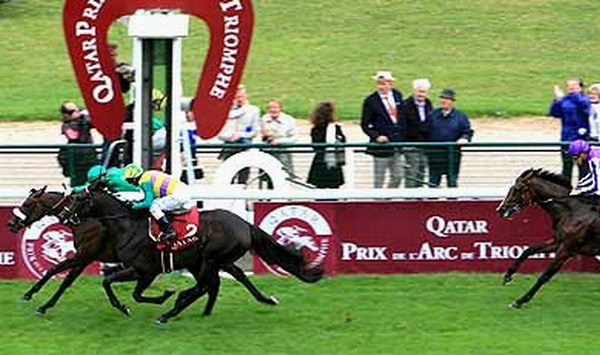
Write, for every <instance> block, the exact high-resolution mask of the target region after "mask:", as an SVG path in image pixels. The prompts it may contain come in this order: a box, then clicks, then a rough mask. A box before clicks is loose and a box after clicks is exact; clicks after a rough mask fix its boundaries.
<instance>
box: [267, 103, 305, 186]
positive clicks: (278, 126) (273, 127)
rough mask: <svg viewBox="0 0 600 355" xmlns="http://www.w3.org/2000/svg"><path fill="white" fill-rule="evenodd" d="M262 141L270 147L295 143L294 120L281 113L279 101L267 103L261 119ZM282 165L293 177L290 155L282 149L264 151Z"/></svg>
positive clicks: (281, 104) (281, 106) (281, 105)
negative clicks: (265, 111)
mask: <svg viewBox="0 0 600 355" xmlns="http://www.w3.org/2000/svg"><path fill="white" fill-rule="evenodd" d="M261 125H262V140H263V141H264V142H266V143H269V144H270V145H271V146H277V145H279V144H282V143H283V144H286V143H295V142H296V139H297V137H296V119H295V118H294V117H292V116H290V115H288V114H286V113H284V112H283V103H282V102H281V100H279V99H270V100H269V101H268V102H267V113H266V114H265V115H264V116H262V118H261ZM265 151H266V152H268V153H269V154H272V155H273V156H274V157H276V158H277V159H279V161H280V162H281V164H283V167H284V169H285V170H286V171H287V172H288V174H290V175H292V176H293V175H294V164H293V161H292V154H291V153H290V152H289V151H286V150H284V149H283V148H274V149H266V150H265Z"/></svg>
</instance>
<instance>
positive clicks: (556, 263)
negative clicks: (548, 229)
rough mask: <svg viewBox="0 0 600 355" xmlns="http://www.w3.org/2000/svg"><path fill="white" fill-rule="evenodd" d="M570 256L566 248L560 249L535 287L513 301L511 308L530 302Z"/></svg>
mask: <svg viewBox="0 0 600 355" xmlns="http://www.w3.org/2000/svg"><path fill="white" fill-rule="evenodd" d="M570 257H571V254H568V253H567V252H565V251H564V249H560V250H559V251H558V252H557V254H556V257H555V258H554V260H552V262H551V263H550V266H548V268H546V270H544V272H543V273H542V274H541V275H540V277H539V278H538V279H537V281H536V282H535V284H534V285H533V287H531V289H529V291H527V293H525V294H524V295H523V296H521V297H520V298H518V299H517V300H515V301H514V302H513V303H511V304H510V307H511V308H521V306H522V305H523V304H524V303H527V302H529V301H530V300H531V299H532V298H533V296H534V295H535V294H536V292H538V290H539V289H540V288H541V287H542V286H543V285H544V284H545V283H546V282H548V281H549V280H550V279H551V278H552V276H554V275H555V274H556V273H557V272H558V270H560V268H561V267H562V266H563V265H564V263H565V262H566V261H567V260H569V258H570Z"/></svg>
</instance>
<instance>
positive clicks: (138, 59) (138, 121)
mask: <svg viewBox="0 0 600 355" xmlns="http://www.w3.org/2000/svg"><path fill="white" fill-rule="evenodd" d="M142 51H143V48H142V39H141V38H139V37H134V38H133V67H134V68H135V83H136V84H135V86H134V87H133V88H134V90H135V91H134V102H135V106H136V107H137V108H136V109H134V110H133V157H132V158H133V163H134V164H137V165H141V164H142V110H141V109H139V107H140V105H141V100H142V99H141V98H142V90H143V85H142V65H143V64H142V63H143V55H142Z"/></svg>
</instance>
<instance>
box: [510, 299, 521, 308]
mask: <svg viewBox="0 0 600 355" xmlns="http://www.w3.org/2000/svg"><path fill="white" fill-rule="evenodd" d="M508 308H510V309H521V304H520V303H517V302H516V301H515V302H511V303H510V304H509V305H508Z"/></svg>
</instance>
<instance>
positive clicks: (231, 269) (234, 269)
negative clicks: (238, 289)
mask: <svg viewBox="0 0 600 355" xmlns="http://www.w3.org/2000/svg"><path fill="white" fill-rule="evenodd" d="M221 269H222V270H223V271H225V272H227V273H228V274H230V275H231V276H233V277H234V278H235V279H236V281H238V282H239V283H241V284H242V285H244V286H245V287H246V289H247V290H248V292H250V293H251V294H252V296H254V298H255V299H256V300H257V301H258V302H261V303H266V304H269V305H272V306H276V305H278V304H279V301H278V300H277V298H275V297H273V296H269V297H267V296H265V295H263V294H262V293H261V292H260V290H259V289H257V288H256V286H254V284H253V283H252V282H250V279H248V277H247V276H246V274H244V271H243V270H242V269H240V268H239V267H238V266H236V265H235V264H230V265H226V266H224V267H222V268H221Z"/></svg>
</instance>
